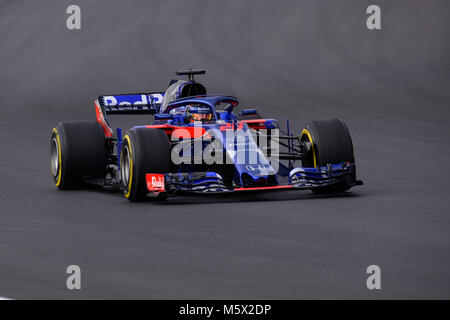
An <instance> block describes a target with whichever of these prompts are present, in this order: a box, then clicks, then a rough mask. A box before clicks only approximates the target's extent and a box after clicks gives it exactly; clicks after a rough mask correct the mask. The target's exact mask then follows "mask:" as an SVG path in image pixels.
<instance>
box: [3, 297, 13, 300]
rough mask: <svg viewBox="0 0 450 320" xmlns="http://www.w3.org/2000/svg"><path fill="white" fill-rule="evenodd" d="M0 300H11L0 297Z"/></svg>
mask: <svg viewBox="0 0 450 320" xmlns="http://www.w3.org/2000/svg"><path fill="white" fill-rule="evenodd" d="M0 300H12V299H10V298H5V297H0Z"/></svg>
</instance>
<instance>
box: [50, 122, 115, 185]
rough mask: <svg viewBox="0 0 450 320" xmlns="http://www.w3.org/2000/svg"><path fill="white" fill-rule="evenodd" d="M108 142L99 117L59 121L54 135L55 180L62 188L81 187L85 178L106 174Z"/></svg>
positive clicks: (52, 170) (52, 168) (52, 157)
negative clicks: (96, 118)
mask: <svg viewBox="0 0 450 320" xmlns="http://www.w3.org/2000/svg"><path fill="white" fill-rule="evenodd" d="M106 157H107V156H106V142H105V135H104V133H103V130H102V128H101V127H100V125H99V124H98V123H97V122H96V121H68V122H60V123H58V124H57V125H56V126H55V127H54V128H53V130H52V135H51V139H50V161H51V172H52V177H53V182H54V184H55V186H57V187H58V188H59V189H69V188H75V187H79V186H81V185H82V184H83V179H84V178H102V177H104V176H105V175H106Z"/></svg>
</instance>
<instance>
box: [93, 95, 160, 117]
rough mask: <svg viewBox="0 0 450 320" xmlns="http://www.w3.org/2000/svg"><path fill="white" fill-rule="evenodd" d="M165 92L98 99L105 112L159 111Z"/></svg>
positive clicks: (150, 112)
mask: <svg viewBox="0 0 450 320" xmlns="http://www.w3.org/2000/svg"><path fill="white" fill-rule="evenodd" d="M163 98H164V92H153V93H135V94H119V95H111V96H100V97H98V99H97V101H98V103H99V105H100V107H101V108H102V111H104V112H105V114H155V113H159V110H160V109H161V104H162V101H163Z"/></svg>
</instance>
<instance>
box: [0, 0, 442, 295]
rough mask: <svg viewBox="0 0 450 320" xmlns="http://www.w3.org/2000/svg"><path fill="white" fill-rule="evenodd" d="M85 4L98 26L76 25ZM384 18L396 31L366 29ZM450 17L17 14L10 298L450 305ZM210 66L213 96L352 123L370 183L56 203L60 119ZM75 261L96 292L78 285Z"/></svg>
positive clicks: (8, 128)
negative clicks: (372, 279)
mask: <svg viewBox="0 0 450 320" xmlns="http://www.w3.org/2000/svg"><path fill="white" fill-rule="evenodd" d="M71 4H77V5H79V6H80V8H81V30H68V29H67V28H66V19H67V17H68V14H66V8H67V7H68V6H69V5H71ZM371 4H376V5H379V6H380V8H381V30H369V29H367V27H366V19H367V17H368V16H369V15H368V14H366V9H367V7H368V6H369V5H371ZM449 12H450V2H449V1H445V0H442V1H437V0H429V1H418V0H408V1H406V0H403V1H379V0H370V1H366V0H346V1H324V0H315V1H313V0H309V1H300V0H296V1H272V2H269V1H241V0H227V1H200V0H196V1H194V0H186V1H147V0H146V1H144V0H142V1H135V0H133V1H110V0H107V1H99V0H97V1H94V0H90V1H87V0H76V1H66V0H63V1H56V0H54V1H49V0H45V1H44V0H41V1H31V0H30V1H26V0H17V1H10V0H3V1H0V45H1V47H0V84H1V86H0V134H1V139H0V150H1V152H0V177H1V179H0V220H1V223H0V296H7V297H11V298H19V299H20V298H194V299H196V298H255V299H258V298H269V299H270V298H275V299H276V298H291V299H297V298H447V299H448V298H450V284H449V283H450V281H449V280H450V234H449V227H450V217H449V213H450V210H449V209H450V201H449V196H448V195H449V191H450V182H449V178H450V177H449V170H448V169H447V165H448V160H449V156H450V150H449V139H450V127H449V124H450V121H449V120H450V111H449V102H450V72H449V71H450V40H449V39H450V36H449V32H450V20H449V19H448V17H449ZM191 67H192V68H205V69H206V70H207V73H206V75H205V76H202V77H199V78H198V80H199V81H201V82H203V83H204V84H205V85H206V87H207V89H208V91H209V92H210V93H224V94H231V95H235V96H237V97H239V98H240V101H241V105H243V106H249V107H255V106H256V107H259V109H260V110H261V111H262V112H263V114H264V115H265V116H266V117H274V118H278V119H280V120H281V121H284V119H285V118H287V117H289V118H290V119H291V121H292V122H293V125H294V127H295V128H297V130H301V128H302V127H303V126H304V124H305V123H306V122H308V121H310V120H313V119H323V118H331V117H339V118H341V119H343V120H344V121H345V122H346V123H347V125H348V127H349V129H350V132H351V134H352V137H353V142H354V148H355V155H356V161H357V165H358V169H359V178H361V179H362V180H364V182H365V185H364V186H362V187H360V188H354V189H352V190H351V192H349V193H347V194H346V195H344V196H334V197H318V196H314V195H312V194H311V193H309V192H302V193H300V192H299V193H297V192H294V193H289V192H281V193H276V194H258V195H251V196H249V195H241V196H232V197H208V198H206V197H200V198H189V197H181V198H175V199H169V200H168V201H167V202H165V203H160V204H154V203H143V204H131V203H128V201H127V200H125V199H124V198H123V197H122V196H121V194H120V193H115V192H107V191H98V190H86V191H81V190H78V191H70V192H59V191H57V190H56V188H55V187H54V186H53V185H52V182H51V177H50V169H49V166H50V165H49V138H50V132H51V129H52V127H53V126H54V124H55V123H56V122H58V121H64V120H75V119H94V117H95V112H94V105H93V100H94V99H95V98H96V97H97V96H99V95H101V94H113V93H128V92H140V91H142V92H147V91H153V90H164V89H165V88H166V87H167V85H168V83H169V80H170V79H171V78H173V77H174V76H175V75H174V72H175V70H177V69H181V68H191ZM114 121H116V119H115V120H114ZM131 121H133V122H131ZM151 121H152V118H151V117H149V116H144V117H140V118H139V117H138V118H136V117H135V118H133V120H129V119H127V123H125V124H124V126H125V127H126V126H129V125H131V124H132V123H135V124H138V123H139V124H141V123H150V122H151ZM71 264H76V265H79V266H80V267H81V270H82V290H80V291H69V290H67V289H66V277H67V276H68V275H66V273H65V270H66V268H67V266H68V265H71ZM371 264H376V265H379V266H380V267H381V270H382V289H381V290H378V291H369V290H368V289H367V288H366V278H367V276H368V275H367V274H366V273H365V272H366V268H367V266H368V265H371Z"/></svg>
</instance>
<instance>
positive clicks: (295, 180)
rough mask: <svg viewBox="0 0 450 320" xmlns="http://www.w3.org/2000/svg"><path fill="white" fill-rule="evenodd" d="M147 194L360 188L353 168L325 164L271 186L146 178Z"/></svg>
mask: <svg viewBox="0 0 450 320" xmlns="http://www.w3.org/2000/svg"><path fill="white" fill-rule="evenodd" d="M146 180H147V188H148V191H149V193H150V194H151V193H158V192H166V193H167V194H169V195H175V194H176V193H182V194H189V193H191V194H199V193H204V194H206V193H232V192H244V191H277V190H302V189H314V188H319V187H325V186H331V185H334V184H338V183H342V182H345V183H347V185H348V186H355V185H361V184H363V183H362V181H360V180H356V167H355V164H353V163H349V162H342V163H339V164H328V165H326V166H321V167H318V168H302V167H297V168H294V169H292V170H291V171H290V173H289V180H288V181H287V183H284V184H278V185H274V186H254V187H242V186H227V185H226V184H225V183H224V181H223V179H222V177H221V176H220V175H219V174H218V173H216V172H192V173H165V174H154V173H148V174H147V175H146Z"/></svg>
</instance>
